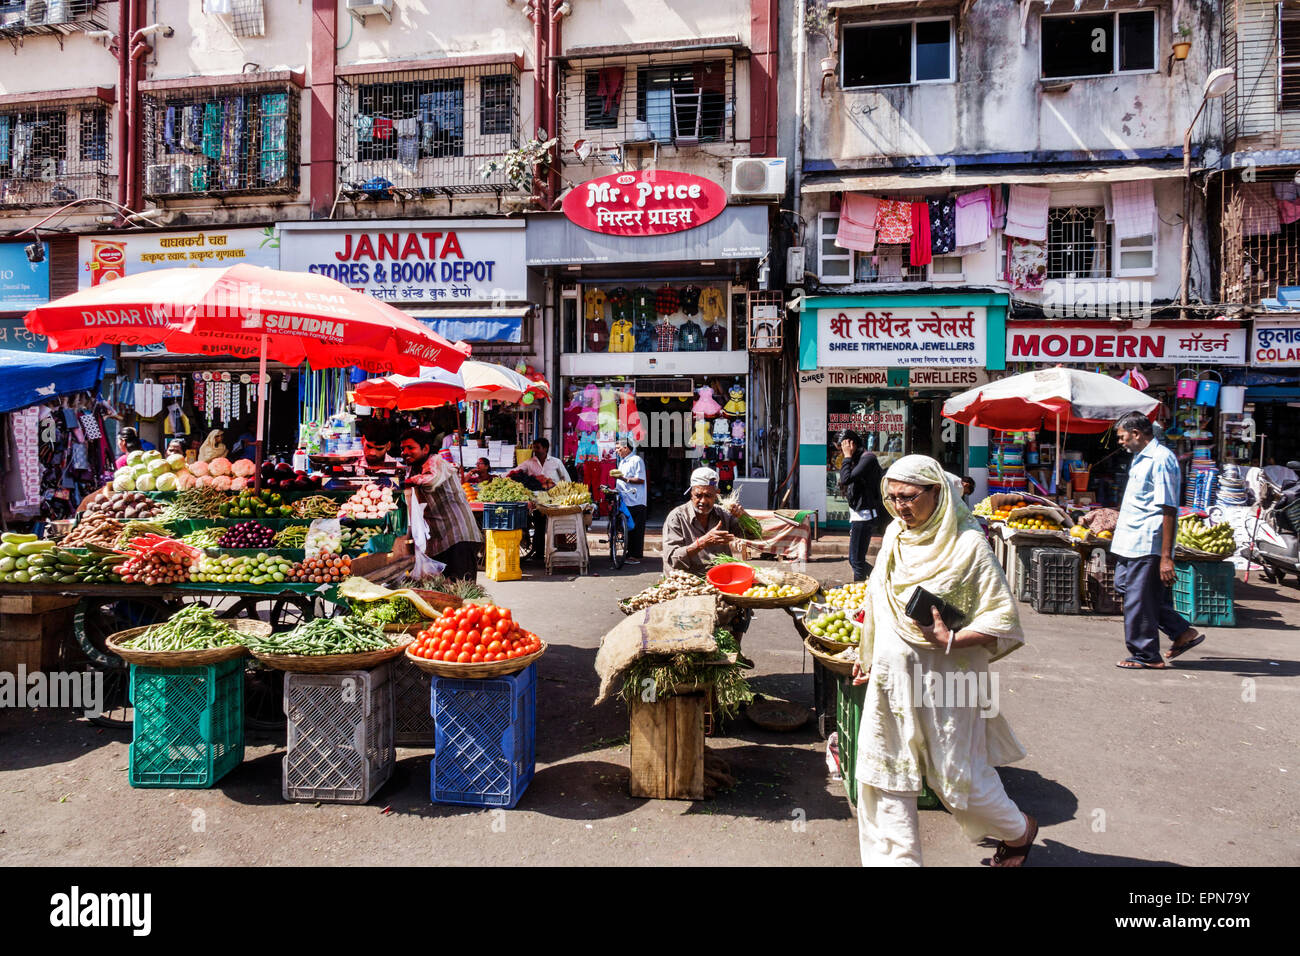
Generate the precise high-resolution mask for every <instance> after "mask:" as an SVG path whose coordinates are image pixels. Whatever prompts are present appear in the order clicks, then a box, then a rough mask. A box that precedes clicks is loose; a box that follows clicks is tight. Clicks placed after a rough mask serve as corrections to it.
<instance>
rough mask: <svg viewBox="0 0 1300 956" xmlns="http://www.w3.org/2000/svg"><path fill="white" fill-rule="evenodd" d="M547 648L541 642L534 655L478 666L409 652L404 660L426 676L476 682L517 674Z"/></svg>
mask: <svg viewBox="0 0 1300 956" xmlns="http://www.w3.org/2000/svg"><path fill="white" fill-rule="evenodd" d="M549 646H550V645H548V644H547V643H546V642H545V641H542V649H541V650H540V651H537V652H536V653H534V654H529V655H528V656H527V657H516V658H515V659H514V660H508V661H490V662H489V661H482V662H480V663H478V664H454V663H451V662H449V661H431V660H429V659H428V658H425V657H416V656H415V655H414V654H411V653H409V652H408V653H407V655H406V659H407V660H408V661H410V662H411V663H412V664H414V665H415V666H416V667H418V668H420V670H422V671H424V672H425V673H426V674H432V675H433V676H434V677H460V678H464V679H465V680H477V679H479V678H483V677H504V676H506V675H507V674H517V673H518V672H519V671H521V670H523V669H524V668H526V667H527V666H528V665H529V664H531V663H532V662H533V661H535V660H537V659H538V658H539V657H541V656H542V655H543V654H545V653H546V648H547V647H549Z"/></svg>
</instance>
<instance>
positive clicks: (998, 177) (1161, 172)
mask: <svg viewBox="0 0 1300 956" xmlns="http://www.w3.org/2000/svg"><path fill="white" fill-rule="evenodd" d="M1182 175H1183V167H1182V166H1181V165H1180V164H1170V165H1150V164H1139V165H1127V164H1118V165H1110V166H1105V165H1095V166H1094V165H1073V164H1071V165H1061V166H1050V165H1048V166H1018V167H1016V168H1014V169H1006V168H1002V169H997V168H990V167H987V166H948V167H944V168H942V169H934V168H931V169H925V170H911V171H909V170H900V169H882V170H880V171H879V172H864V171H862V170H855V171H854V172H851V173H837V174H833V175H827V176H822V175H817V177H816V179H815V180H814V181H811V182H805V183H804V186H803V191H804V192H805V193H838V192H883V191H888V190H899V189H940V188H943V187H945V186H946V187H951V188H964V187H974V186H985V185H993V184H995V183H1037V184H1039V185H1043V184H1045V183H1051V182H1061V183H1124V182H1132V181H1133V180H1138V179H1179V178H1181V177H1182Z"/></svg>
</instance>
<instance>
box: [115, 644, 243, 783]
mask: <svg viewBox="0 0 1300 956" xmlns="http://www.w3.org/2000/svg"><path fill="white" fill-rule="evenodd" d="M131 705H132V706H133V707H134V708H135V719H134V735H133V737H132V739H131V750H130V761H129V773H128V780H129V782H130V784H131V786H133V787H186V788H204V787H211V786H212V785H213V784H214V783H216V782H217V781H218V780H220V779H221V778H222V777H224V776H225V775H226V774H227V773H229V772H230V771H231V770H233V769H234V768H235V767H237V766H239V764H240V762H241V761H242V760H243V759H244V662H243V661H242V660H232V661H224V662H222V663H220V664H208V665H204V666H199V667H143V666H138V665H135V664H132V665H131Z"/></svg>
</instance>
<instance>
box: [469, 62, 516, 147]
mask: <svg viewBox="0 0 1300 956" xmlns="http://www.w3.org/2000/svg"><path fill="white" fill-rule="evenodd" d="M514 93H515V84H514V80H513V78H512V77H511V76H510V74H508V73H498V74H496V75H495V76H485V77H482V78H481V79H480V80H479V94H480V97H481V98H482V103H481V104H480V105H479V114H478V131H479V134H480V135H482V136H502V135H505V136H508V135H510V133H512V132H513V131H514V105H515V104H514Z"/></svg>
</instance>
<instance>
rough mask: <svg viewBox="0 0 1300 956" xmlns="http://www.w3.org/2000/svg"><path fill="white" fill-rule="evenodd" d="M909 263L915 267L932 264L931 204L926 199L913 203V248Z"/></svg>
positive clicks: (909, 255)
mask: <svg viewBox="0 0 1300 956" xmlns="http://www.w3.org/2000/svg"><path fill="white" fill-rule="evenodd" d="M908 261H909V262H910V263H911V264H912V265H914V266H924V265H929V264H930V204H929V203H928V202H926V201H925V200H924V199H923V200H921V201H920V202H914V203H912V247H911V251H910V252H909V254H908Z"/></svg>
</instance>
